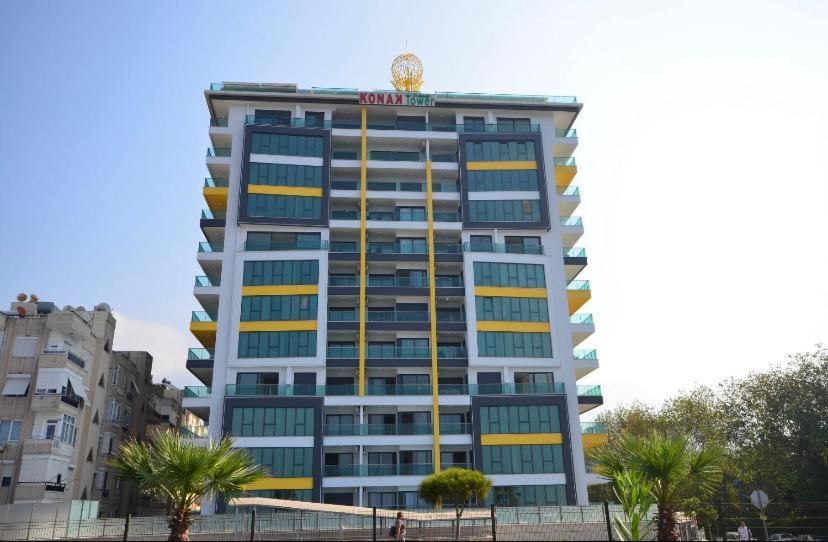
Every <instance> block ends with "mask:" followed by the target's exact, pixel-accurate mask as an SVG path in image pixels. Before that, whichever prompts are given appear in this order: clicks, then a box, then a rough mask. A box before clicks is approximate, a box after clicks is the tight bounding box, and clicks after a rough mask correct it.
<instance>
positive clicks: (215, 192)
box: [202, 177, 229, 211]
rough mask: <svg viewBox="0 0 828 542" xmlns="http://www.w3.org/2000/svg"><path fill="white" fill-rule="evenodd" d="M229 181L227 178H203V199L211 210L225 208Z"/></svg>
mask: <svg viewBox="0 0 828 542" xmlns="http://www.w3.org/2000/svg"><path fill="white" fill-rule="evenodd" d="M228 187H229V182H228V180H227V179H220V178H219V179H213V178H211V177H208V178H206V179H204V188H202V192H203V194H204V201H206V202H207V206H208V207H210V209H211V210H213V211H224V210H225V209H227V194H228V192H229V188H228Z"/></svg>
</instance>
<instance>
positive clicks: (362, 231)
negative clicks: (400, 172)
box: [359, 106, 368, 397]
mask: <svg viewBox="0 0 828 542" xmlns="http://www.w3.org/2000/svg"><path fill="white" fill-rule="evenodd" d="M361 114H362V141H361V144H360V145H361V147H360V151H361V152H360V158H361V161H362V163H361V164H360V168H359V217H360V218H359V395H360V397H362V396H364V395H365V314H366V310H367V309H366V307H365V305H366V299H365V281H366V273H367V272H368V271H367V269H366V264H365V251H366V250H367V248H368V246H367V245H368V233H367V232H366V224H365V219H366V217H367V215H368V208H367V207H368V196H367V193H366V191H367V188H368V163H367V161H366V160H367V158H368V109H367V108H366V107H364V106H363V107H362V108H361Z"/></svg>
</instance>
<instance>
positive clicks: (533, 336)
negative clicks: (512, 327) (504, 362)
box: [477, 331, 552, 358]
mask: <svg viewBox="0 0 828 542" xmlns="http://www.w3.org/2000/svg"><path fill="white" fill-rule="evenodd" d="M477 351H478V352H477V353H478V355H479V356H480V357H482V358H492V357H505V358H551V357H552V338H551V336H550V335H549V333H512V332H510V331H478V332H477Z"/></svg>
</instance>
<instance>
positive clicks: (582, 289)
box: [566, 280, 592, 316]
mask: <svg viewBox="0 0 828 542" xmlns="http://www.w3.org/2000/svg"><path fill="white" fill-rule="evenodd" d="M591 298H592V291H591V290H590V289H589V281H588V280H573V281H570V282H569V284H567V285H566V299H567V303H568V305H569V315H570V316H572V315H573V314H575V313H576V312H577V311H578V309H580V308H581V307H583V306H584V304H585V303H586V302H587V301H589V300H590V299H591Z"/></svg>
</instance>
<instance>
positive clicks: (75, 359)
mask: <svg viewBox="0 0 828 542" xmlns="http://www.w3.org/2000/svg"><path fill="white" fill-rule="evenodd" d="M66 359H68V360H69V363H71V364H73V365H77V366H78V367H80V368H81V369H86V360H84V359H83V358H82V357H80V356H78V355H77V354H75V353H74V352H70V351H67V352H66Z"/></svg>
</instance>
